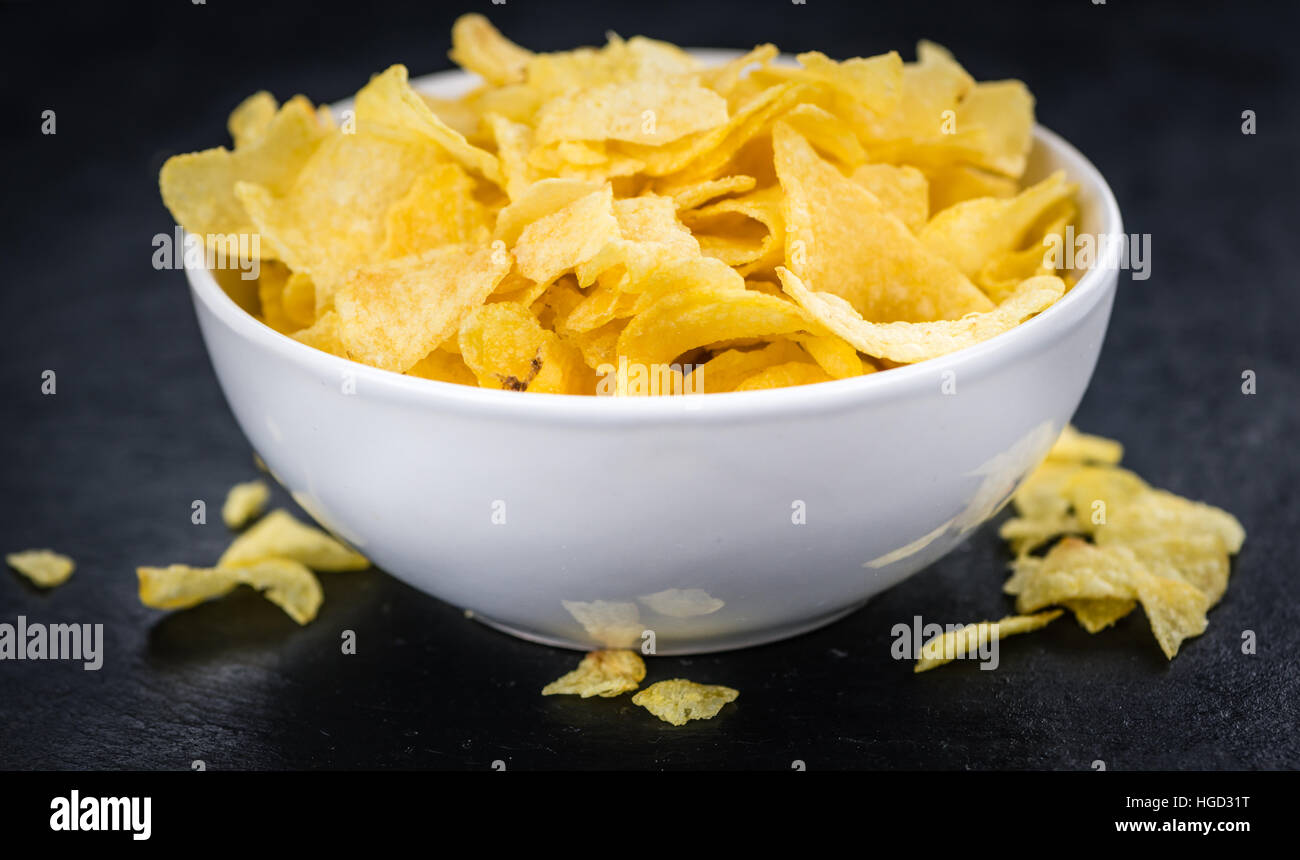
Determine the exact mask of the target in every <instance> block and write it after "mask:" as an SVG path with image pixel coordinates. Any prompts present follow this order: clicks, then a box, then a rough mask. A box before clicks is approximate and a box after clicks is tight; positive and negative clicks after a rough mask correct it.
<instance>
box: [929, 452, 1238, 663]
mask: <svg viewBox="0 0 1300 860" xmlns="http://www.w3.org/2000/svg"><path fill="white" fill-rule="evenodd" d="M1123 453H1124V449H1123V447H1122V446H1121V445H1120V444H1119V443H1118V442H1115V441H1113V440H1110V439H1103V438H1101V437H1099V436H1090V435H1086V434H1082V433H1079V432H1078V431H1077V430H1075V429H1074V428H1073V427H1066V428H1065V431H1064V432H1063V433H1062V434H1061V437H1060V438H1059V439H1058V440H1057V442H1056V444H1055V445H1054V446H1053V447H1052V450H1051V452H1050V453H1049V454H1048V456H1047V460H1046V461H1044V463H1043V464H1042V465H1041V466H1039V467H1038V469H1037V470H1036V471H1035V472H1034V473H1033V474H1032V475H1030V476H1029V478H1028V479H1027V480H1026V481H1025V483H1024V485H1023V486H1022V487H1021V488H1020V489H1019V490H1018V491H1017V492H1016V494H1015V496H1014V497H1013V499H1012V501H1013V504H1014V505H1015V510H1016V514H1017V516H1016V517H1014V518H1013V519H1010V520H1007V521H1006V522H1005V523H1004V524H1003V525H1002V530H1001V536H1002V538H1003V539H1004V540H1006V541H1007V542H1008V544H1009V546H1010V548H1011V551H1012V552H1013V553H1014V554H1015V556H1016V558H1015V560H1014V561H1013V562H1012V565H1011V567H1012V575H1011V578H1010V579H1008V580H1007V582H1006V584H1005V585H1004V586H1003V591H1005V592H1006V593H1007V594H1009V595H1012V596H1014V597H1015V598H1016V611H1017V612H1021V613H1028V612H1037V611H1038V610H1042V609H1046V608H1048V607H1053V606H1059V607H1063V608H1064V609H1067V610H1069V611H1070V612H1072V613H1074V617H1075V619H1076V620H1077V621H1078V622H1079V624H1080V625H1081V626H1082V627H1083V628H1084V629H1086V630H1087V631H1088V632H1089V633H1097V632H1099V631H1101V630H1104V629H1106V628H1107V627H1110V626H1111V625H1113V624H1115V623H1116V622H1117V621H1119V620H1120V619H1121V618H1124V617H1125V616H1127V615H1128V614H1129V613H1130V612H1132V611H1133V610H1134V609H1136V608H1137V607H1138V605H1139V604H1141V606H1142V609H1143V611H1144V612H1145V613H1146V617H1147V622H1148V623H1149V624H1150V625H1151V632H1152V633H1154V634H1155V637H1156V642H1157V643H1158V644H1159V645H1160V650H1162V651H1163V652H1164V654H1165V656H1166V657H1167V658H1168V659H1170V660H1172V659H1173V658H1174V655H1175V654H1177V653H1178V649H1179V646H1180V645H1181V644H1182V642H1183V640H1184V639H1187V638H1190V637H1193V636H1199V635H1200V634H1202V633H1204V632H1205V628H1206V626H1207V625H1208V623H1209V622H1208V619H1207V618H1206V613H1207V612H1208V611H1209V609H1210V608H1211V607H1212V606H1214V605H1215V604H1216V603H1218V602H1219V600H1220V599H1221V598H1222V597H1223V594H1224V592H1225V591H1226V590H1227V588H1228V574H1229V571H1230V570H1231V565H1232V561H1231V556H1233V555H1236V554H1237V553H1238V552H1239V551H1240V550H1241V546H1242V543H1243V542H1244V541H1245V540H1246V531H1245V529H1243V528H1242V526H1241V523H1240V522H1238V521H1237V518H1236V517H1234V516H1233V515H1232V514H1230V513H1228V512H1227V511H1224V510H1221V509H1219V508H1216V507H1213V506H1212V505H1207V504H1205V503H1203V502H1195V501H1192V500H1190V499H1185V498H1183V497H1181V496H1176V495H1174V494H1173V493H1170V492H1167V491H1165V490H1159V489H1156V488H1154V487H1152V486H1150V485H1149V484H1147V483H1146V482H1145V481H1143V480H1142V479H1141V478H1139V477H1138V476H1137V475H1135V474H1134V473H1133V472H1130V471H1129V470H1127V469H1123V468H1120V466H1119V465H1118V464H1119V461H1120V458H1121V457H1122V456H1123ZM1054 540H1055V541H1056V543H1055V544H1054V545H1052V546H1051V547H1050V549H1048V550H1047V551H1046V553H1040V552H1038V551H1039V550H1041V549H1042V548H1043V547H1045V546H1047V545H1048V544H1049V543H1051V542H1052V541H1054ZM1060 614H1061V613H1060V611H1059V610H1057V611H1053V612H1038V614H1037V615H1032V616H1023V615H1022V616H1013V617H1010V618H1004V619H1002V621H1000V622H997V624H994V625H990V624H984V625H970V626H969V627H967V628H964V629H963V631H958V632H957V633H955V634H953V633H950V634H945V635H944V636H943V637H937V638H936V639H933V640H930V641H929V642H927V643H926V644H925V645H924V646H923V647H922V652H921V659H920V660H919V661H918V662H917V665H916V671H918V672H923V671H925V670H927V669H931V668H934V667H935V666H940V665H943V664H944V663H947V662H949V660H951V659H952V655H953V652H954V648H953V646H954V644H957V645H959V646H964V653H967V654H969V653H974V646H975V645H977V644H978V643H979V642H982V641H987V639H988V638H990V637H991V636H999V635H1009V634H1010V633H1020V632H1027V631H1029V630H1033V629H1037V628H1038V627H1042V626H1044V625H1045V624H1047V623H1048V622H1050V621H1052V620H1053V619H1055V618H1056V617H1057V616H1058V615H1060ZM995 628H996V629H995ZM965 640H968V641H965ZM958 650H959V651H960V650H961V649H960V648H959V649H958Z"/></svg>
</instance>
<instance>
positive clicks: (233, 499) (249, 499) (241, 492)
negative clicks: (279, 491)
mask: <svg viewBox="0 0 1300 860" xmlns="http://www.w3.org/2000/svg"><path fill="white" fill-rule="evenodd" d="M270 497H271V489H270V487H268V486H267V485H266V482H265V481H247V482H245V483H242V484H235V485H234V486H233V487H231V488H230V492H228V493H226V501H225V504H223V505H222V506H221V519H222V521H223V522H224V523H225V524H226V528H231V529H238V528H243V526H245V525H246V524H248V523H249V522H251V521H252V520H255V519H257V518H258V517H259V516H261V515H262V511H263V510H264V509H265V508H266V501H267V499H269V498H270Z"/></svg>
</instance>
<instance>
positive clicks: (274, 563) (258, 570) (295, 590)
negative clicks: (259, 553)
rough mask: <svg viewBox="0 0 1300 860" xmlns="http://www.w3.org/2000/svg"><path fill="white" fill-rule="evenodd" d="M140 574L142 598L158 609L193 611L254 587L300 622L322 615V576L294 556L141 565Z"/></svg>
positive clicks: (143, 601)
mask: <svg viewBox="0 0 1300 860" xmlns="http://www.w3.org/2000/svg"><path fill="white" fill-rule="evenodd" d="M136 574H137V575H138V577H139V580H140V602H141V603H143V604H144V605H145V606H151V607H153V608H154V609H188V608H189V607H191V606H197V605H198V604H200V603H203V602H204V601H207V600H211V599H213V598H217V597H222V596H224V595H226V594H228V593H230V592H231V591H232V590H234V589H235V588H236V587H237V586H239V585H248V586H251V587H253V588H255V589H257V590H258V591H260V592H262V596H263V597H265V598H266V599H267V600H269V601H271V602H272V603H274V604H275V605H276V606H279V607H280V608H281V609H283V610H284V611H285V614H287V615H288V616H289V617H290V618H292V619H293V620H294V621H296V622H298V623H299V624H306V623H308V622H309V621H311V620H312V619H313V618H315V617H316V613H317V611H318V610H319V609H320V605H321V602H322V600H323V599H324V595H323V593H322V591H321V587H320V580H318V579H317V578H316V575H315V574H314V573H312V572H311V571H310V570H309V569H308V568H307V567H306V566H305V565H303V564H301V563H300V562H297V561H294V560H292V559H288V558H263V559H259V560H257V561H254V562H250V563H249V564H246V565H241V566H238V567H220V566H219V567H215V568H198V567H189V566H188V565H183V564H173V565H171V566H169V567H141V568H137V569H136Z"/></svg>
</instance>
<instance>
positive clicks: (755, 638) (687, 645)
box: [472, 600, 867, 657]
mask: <svg viewBox="0 0 1300 860" xmlns="http://www.w3.org/2000/svg"><path fill="white" fill-rule="evenodd" d="M866 603H867V601H866V600H863V601H860V602H858V603H855V604H853V605H852V606H850V607H848V608H847V609H837V610H835V611H834V612H828V613H826V614H825V615H818V616H815V617H813V618H811V619H806V620H802V621H797V622H794V623H791V624H785V625H782V626H780V627H771V628H767V629H765V630H762V631H755V632H746V633H737V634H734V635H731V636H720V637H719V636H710V637H708V638H707V639H700V640H692V639H684V640H678V641H672V642H668V643H664V642H662V641H660V642H659V643H657V647H656V649H655V653H654V656H656V657H687V656H690V655H692V654H711V653H713V652H715V651H735V650H737V649H739V648H752V647H754V646H756V645H766V644H768V643H769V642H779V641H780V640H782V639H790V638H792V637H794V636H799V635H801V634H803V633H808V632H810V631H812V630H816V629H818V628H819V627H825V626H826V625H828V624H834V623H835V622H836V621H839V620H840V619H841V618H844V617H845V616H846V615H850V614H851V613H854V612H857V611H858V610H859V609H861V608H862V607H863V606H865V605H866ZM472 617H473V619H474V620H475V621H478V622H481V623H483V624H486V625H487V626H488V627H491V628H492V629H493V630H499V631H501V632H502V633H508V634H509V635H511V636H514V637H516V638H518V639H524V640H527V641H528V642H536V643H537V644H538V645H549V646H550V647H552V648H568V649H571V650H573V651H590V650H592V649H593V648H599V647H600V646H599V645H596V644H593V643H592V642H590V641H587V642H584V641H581V640H578V639H569V638H567V637H563V636H552V635H550V634H549V633H541V632H539V631H536V630H530V629H529V628H527V627H519V626H516V625H514V624H507V623H505V622H503V621H497V620H496V619H494V618H490V617H488V616H486V615H480V614H479V613H477V612H475V613H474V614H473V615H472Z"/></svg>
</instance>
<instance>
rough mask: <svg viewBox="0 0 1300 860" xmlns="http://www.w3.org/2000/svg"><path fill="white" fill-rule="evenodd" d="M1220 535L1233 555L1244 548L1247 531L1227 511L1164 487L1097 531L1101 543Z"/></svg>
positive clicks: (1110, 518) (1130, 504)
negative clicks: (1174, 492) (1177, 494)
mask: <svg viewBox="0 0 1300 860" xmlns="http://www.w3.org/2000/svg"><path fill="white" fill-rule="evenodd" d="M1198 534H1211V535H1216V536H1217V537H1218V538H1219V539H1220V540H1222V541H1223V546H1224V548H1226V549H1227V551H1228V552H1230V553H1232V554H1234V555H1235V554H1236V553H1237V552H1239V551H1240V550H1241V545H1242V543H1243V542H1244V541H1245V539H1246V531H1245V529H1243V528H1242V526H1241V523H1240V522H1239V521H1238V520H1237V518H1236V517H1234V516H1233V515H1232V514H1230V513H1228V512H1227V511H1225V510H1222V509H1220V508H1216V507H1214V506H1213V505H1207V504H1205V503H1204V502H1195V501H1192V500H1191V499H1184V498H1183V497H1181V496H1176V495H1174V494H1173V493H1169V492H1166V491H1164V490H1152V491H1150V492H1148V493H1145V494H1143V495H1141V496H1138V497H1136V498H1133V499H1132V500H1130V501H1129V502H1128V503H1127V504H1125V505H1124V506H1123V507H1122V508H1121V509H1120V510H1119V511H1118V512H1115V513H1112V514H1111V515H1109V516H1108V517H1107V519H1106V522H1105V524H1104V525H1100V526H1098V527H1097V530H1096V540H1097V543H1099V544H1107V543H1128V544H1131V543H1135V542H1138V541H1144V540H1150V539H1153V538H1161V537H1166V536H1170V535H1178V536H1194V535H1198Z"/></svg>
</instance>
